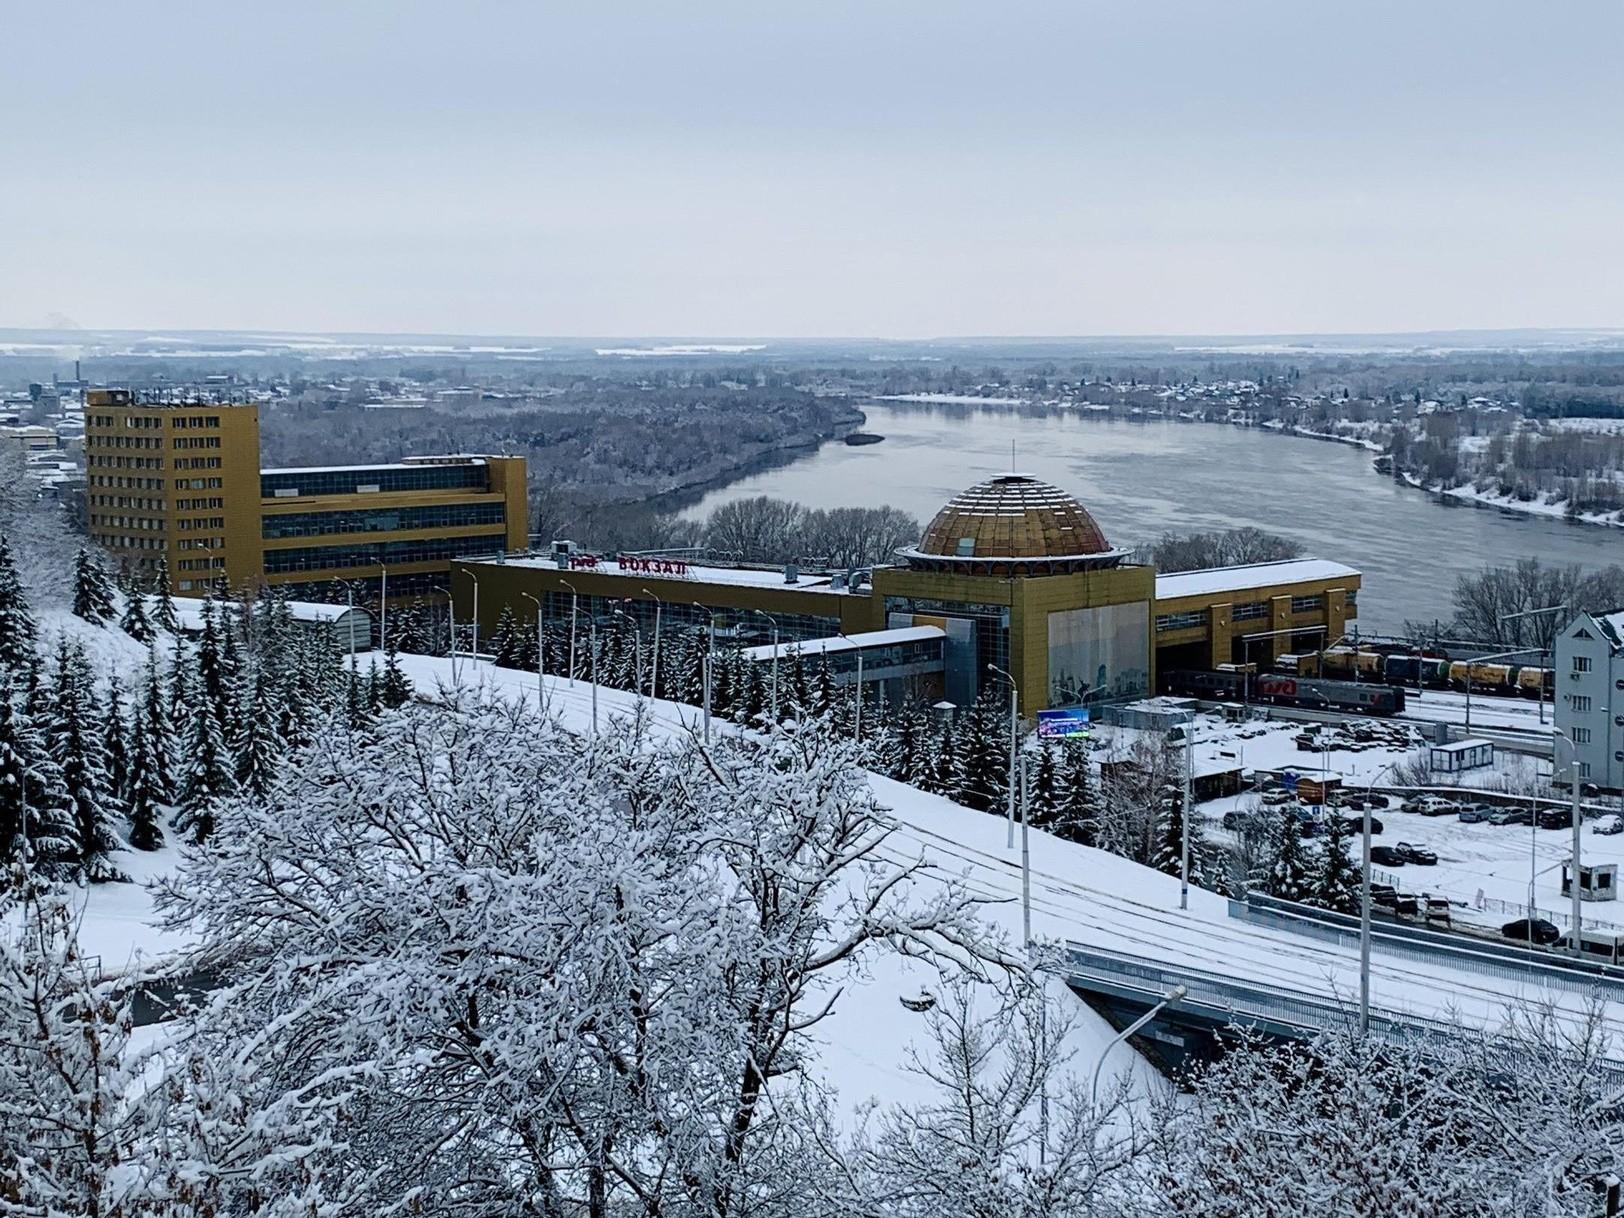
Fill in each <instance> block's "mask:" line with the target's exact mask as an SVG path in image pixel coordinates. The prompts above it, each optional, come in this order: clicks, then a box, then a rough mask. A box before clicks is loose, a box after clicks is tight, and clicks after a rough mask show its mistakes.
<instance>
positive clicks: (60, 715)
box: [46, 640, 123, 883]
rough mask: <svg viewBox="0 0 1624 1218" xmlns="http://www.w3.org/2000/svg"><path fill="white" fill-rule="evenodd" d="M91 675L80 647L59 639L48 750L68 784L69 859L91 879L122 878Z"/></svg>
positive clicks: (99, 717) (87, 661) (97, 880)
mask: <svg viewBox="0 0 1624 1218" xmlns="http://www.w3.org/2000/svg"><path fill="white" fill-rule="evenodd" d="M100 722H101V715H100V710H99V708H98V707H97V705H96V688H95V675H94V673H93V672H92V670H91V667H90V661H89V660H88V659H86V658H85V653H84V649H83V648H82V647H80V646H78V645H77V644H75V645H71V646H70V645H69V644H68V643H67V641H66V640H63V641H62V642H61V643H59V644H58V647H57V663H56V688H55V707H54V713H53V716H52V718H51V720H50V723H49V724H48V725H47V728H46V740H47V741H48V743H49V745H50V750H51V756H52V757H53V758H55V760H56V764H57V766H58V768H59V769H60V770H61V772H62V785H63V786H64V787H65V788H66V789H67V795H68V813H69V817H70V819H71V822H72V832H73V849H74V858H73V864H74V866H75V868H76V869H77V871H78V873H79V874H80V875H82V876H83V877H84V878H85V879H86V880H89V881H91V882H92V883H101V882H103V881H106V880H115V879H122V878H123V876H122V875H121V874H120V873H119V871H118V869H117V868H116V867H114V866H113V855H114V853H116V852H117V851H119V850H122V849H123V845H122V844H121V843H120V842H119V840H118V834H117V833H116V832H115V830H114V828H113V820H114V804H113V800H112V794H111V792H110V791H109V789H108V774H107V754H106V752H105V750H104V749H103V747H102V739H101V736H100V735H99V734H98V728H99V725H100Z"/></svg>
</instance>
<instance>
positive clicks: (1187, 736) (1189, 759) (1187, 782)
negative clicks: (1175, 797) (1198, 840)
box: [1179, 719, 1195, 909]
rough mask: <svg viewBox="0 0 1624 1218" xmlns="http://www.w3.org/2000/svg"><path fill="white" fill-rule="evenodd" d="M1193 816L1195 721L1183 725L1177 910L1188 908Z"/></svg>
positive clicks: (1191, 720) (1189, 720)
mask: <svg viewBox="0 0 1624 1218" xmlns="http://www.w3.org/2000/svg"><path fill="white" fill-rule="evenodd" d="M1194 815H1195V721H1194V720H1193V719H1187V720H1185V723H1184V815H1183V816H1181V817H1179V828H1180V830H1181V831H1180V833H1179V908H1180V909H1188V908H1190V817H1192V816H1194Z"/></svg>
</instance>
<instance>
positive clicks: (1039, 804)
mask: <svg viewBox="0 0 1624 1218" xmlns="http://www.w3.org/2000/svg"><path fill="white" fill-rule="evenodd" d="M1030 764H1031V769H1030V771H1029V773H1030V774H1031V776H1032V787H1031V790H1030V792H1029V793H1028V795H1027V800H1028V804H1027V807H1028V809H1029V811H1030V814H1031V817H1032V825H1033V827H1034V828H1037V829H1045V830H1049V831H1051V832H1052V831H1053V829H1054V827H1055V826H1056V825H1057V824H1058V823H1059V822H1060V805H1061V798H1060V766H1059V763H1058V762H1057V761H1056V760H1055V755H1054V746H1053V745H1051V744H1049V743H1048V742H1046V741H1042V740H1040V741H1038V747H1037V756H1036V757H1035V758H1033V760H1032V762H1031V763H1030Z"/></svg>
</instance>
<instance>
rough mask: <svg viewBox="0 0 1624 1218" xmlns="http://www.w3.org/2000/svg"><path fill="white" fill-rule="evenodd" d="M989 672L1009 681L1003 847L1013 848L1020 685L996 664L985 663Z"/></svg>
mask: <svg viewBox="0 0 1624 1218" xmlns="http://www.w3.org/2000/svg"><path fill="white" fill-rule="evenodd" d="M987 670H988V671H989V672H995V673H997V674H998V675H999V676H1000V677H1002V678H1004V680H1006V681H1008V682H1009V807H1008V810H1007V816H1008V821H1009V831H1008V833H1007V835H1006V837H1005V841H1004V849H1006V850H1013V849H1014V848H1015V747H1016V743H1017V741H1019V739H1020V713H1021V712H1020V700H1021V691H1020V687H1019V686H1017V685H1016V684H1015V678H1014V677H1012V676H1010V675H1009V674H1008V673H1007V672H1005V671H1004V670H1003V669H1002V668H999V667H998V665H996V664H989V665H987Z"/></svg>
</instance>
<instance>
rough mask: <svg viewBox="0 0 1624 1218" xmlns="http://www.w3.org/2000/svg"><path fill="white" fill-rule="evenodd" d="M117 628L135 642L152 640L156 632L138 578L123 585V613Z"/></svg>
mask: <svg viewBox="0 0 1624 1218" xmlns="http://www.w3.org/2000/svg"><path fill="white" fill-rule="evenodd" d="M118 628H119V629H120V630H122V631H123V632H124V633H125V634H127V635H129V636H130V637H131V638H132V639H134V640H135V641H136V642H137V643H150V642H152V639H153V636H154V635H155V633H156V632H155V631H154V630H153V628H152V619H151V618H149V617H148V616H147V598H146V594H145V593H144V592H142V591H141V584H140V581H139V580H136V579H131V580H130V581H129V582H128V583H127V584H126V585H125V587H124V613H123V615H122V616H121V617H120V618H119V620H118Z"/></svg>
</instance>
